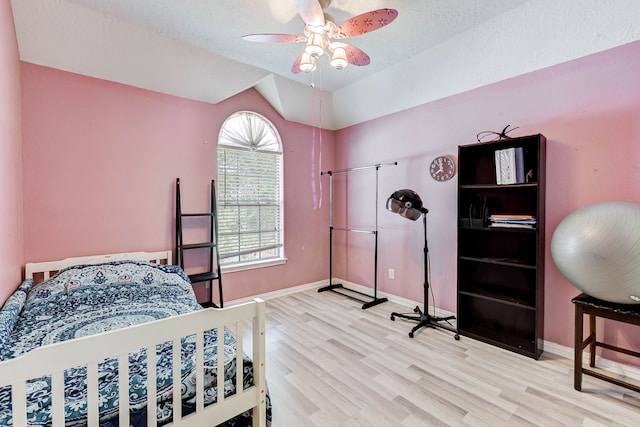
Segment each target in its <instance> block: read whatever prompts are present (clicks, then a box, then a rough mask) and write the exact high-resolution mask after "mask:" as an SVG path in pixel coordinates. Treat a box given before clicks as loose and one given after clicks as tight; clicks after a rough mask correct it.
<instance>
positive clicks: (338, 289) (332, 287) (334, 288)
mask: <svg viewBox="0 0 640 427" xmlns="http://www.w3.org/2000/svg"><path fill="white" fill-rule="evenodd" d="M397 164H398V162H392V163H378V164H375V165H371V166H361V167H357V168H349V169H339V170H335V171H327V172H320V175H324V174H326V175H329V285H328V286H324V287H322V288H320V289H318V292H325V291H331V292H335V293H337V294H340V295H342V296H345V297H347V298H350V299H352V300H354V301H358V302H361V303H363V304H362V309H363V310H365V309H367V308H369V307H373V306H374V305H378V304H381V303H383V302H386V301H387V298H378V170H379V169H380V168H381V167H383V166H396V165H397ZM373 168H375V169H376V220H375V225H374V228H373V230H356V229H353V228H338V227H334V226H333V174H336V173H343V172H352V171H357V170H362V169H373ZM334 231H346V232H351V233H366V234H372V235H373V236H374V240H375V245H374V255H373V257H374V258H373V264H374V267H373V296H372V295H368V294H366V293H364V292H360V291H357V290H355V289H349V288H346V287H345V286H344V285H342V284H341V283H333V232H334ZM342 291H348V292H350V293H344V292H342ZM353 294H356V295H353ZM362 297H367V298H371V300H370V301H367V300H364V299H362Z"/></svg>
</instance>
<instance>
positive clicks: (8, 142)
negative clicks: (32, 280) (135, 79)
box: [0, 0, 24, 306]
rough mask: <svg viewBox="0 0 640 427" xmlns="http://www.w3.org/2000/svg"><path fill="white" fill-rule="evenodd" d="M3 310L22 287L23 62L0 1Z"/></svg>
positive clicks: (7, 6) (9, 14)
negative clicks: (21, 119) (21, 68)
mask: <svg viewBox="0 0 640 427" xmlns="http://www.w3.org/2000/svg"><path fill="white" fill-rule="evenodd" d="M0 64H2V66H0V200H2V202H1V203H2V209H0V306H2V304H4V302H5V300H6V299H7V298H8V297H9V295H10V294H11V292H13V290H14V289H15V288H17V287H18V285H19V284H20V279H21V277H22V273H21V268H22V264H23V263H24V262H23V243H22V139H21V133H20V108H21V107H20V58H19V54H18V43H17V41H16V34H15V27H14V25H13V14H12V12H11V2H9V0H5V1H0Z"/></svg>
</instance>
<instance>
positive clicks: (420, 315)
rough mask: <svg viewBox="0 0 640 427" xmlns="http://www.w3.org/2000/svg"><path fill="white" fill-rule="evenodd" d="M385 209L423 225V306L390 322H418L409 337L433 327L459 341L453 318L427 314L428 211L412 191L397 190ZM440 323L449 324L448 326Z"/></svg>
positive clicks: (401, 314)
mask: <svg viewBox="0 0 640 427" xmlns="http://www.w3.org/2000/svg"><path fill="white" fill-rule="evenodd" d="M387 209H388V210H390V211H391V212H394V213H397V214H398V215H400V216H402V217H404V218H407V219H410V220H411V221H415V220H417V219H418V218H420V217H421V216H422V223H423V225H424V285H423V287H424V300H423V301H424V305H423V310H421V309H420V307H419V306H416V308H414V309H413V312H414V313H415V314H403V313H395V312H394V313H391V320H396V317H400V318H402V319H408V320H415V321H417V322H418V324H417V325H416V326H414V327H413V329H411V332H409V337H411V338H413V336H414V333H415V332H416V331H417V330H418V329H420V328H423V327H435V328H440V329H445V330H447V331H451V332H454V333H455V336H454V338H455V339H456V340H459V339H460V335H459V334H458V330H457V329H456V328H454V327H453V326H451V324H450V323H449V320H453V319H455V318H456V317H455V316H447V317H436V316H431V315H430V314H429V312H428V311H429V247H428V245H427V213H429V211H428V210H427V209H426V208H425V207H424V206H423V205H422V199H420V196H418V194H417V193H416V192H415V191H413V190H408V189H404V190H398V191H396V192H394V193H393V194H392V195H391V196H389V199H387ZM440 322H446V323H449V324H448V325H445V324H442V323H440Z"/></svg>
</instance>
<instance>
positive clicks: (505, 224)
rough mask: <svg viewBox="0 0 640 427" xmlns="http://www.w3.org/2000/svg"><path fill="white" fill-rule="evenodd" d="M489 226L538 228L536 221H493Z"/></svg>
mask: <svg viewBox="0 0 640 427" xmlns="http://www.w3.org/2000/svg"><path fill="white" fill-rule="evenodd" d="M489 227H496V228H497V227H504V228H536V223H535V222H534V223H517V222H492V223H491V224H489Z"/></svg>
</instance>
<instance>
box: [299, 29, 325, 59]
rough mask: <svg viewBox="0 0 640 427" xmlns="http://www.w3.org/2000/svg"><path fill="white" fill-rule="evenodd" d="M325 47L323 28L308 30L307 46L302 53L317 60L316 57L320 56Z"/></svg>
mask: <svg viewBox="0 0 640 427" xmlns="http://www.w3.org/2000/svg"><path fill="white" fill-rule="evenodd" d="M305 32H307V31H305ZM326 46H327V38H326V37H325V33H324V27H320V28H317V29H316V28H308V34H307V46H306V47H305V48H304V51H305V52H306V53H308V54H309V55H311V56H313V57H314V58H317V57H318V56H322V54H323V53H324V48H325V47H326Z"/></svg>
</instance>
